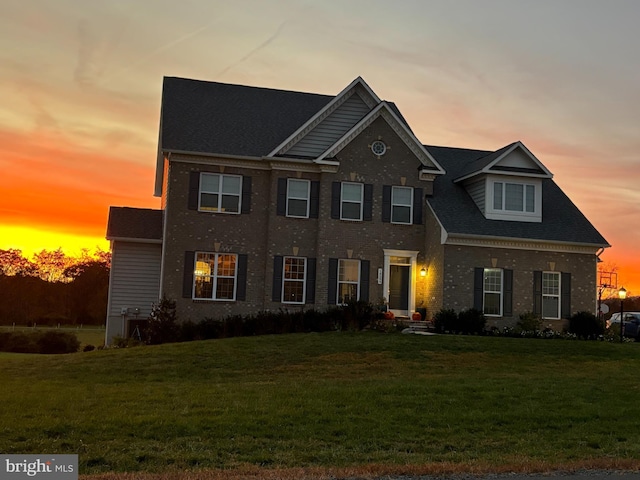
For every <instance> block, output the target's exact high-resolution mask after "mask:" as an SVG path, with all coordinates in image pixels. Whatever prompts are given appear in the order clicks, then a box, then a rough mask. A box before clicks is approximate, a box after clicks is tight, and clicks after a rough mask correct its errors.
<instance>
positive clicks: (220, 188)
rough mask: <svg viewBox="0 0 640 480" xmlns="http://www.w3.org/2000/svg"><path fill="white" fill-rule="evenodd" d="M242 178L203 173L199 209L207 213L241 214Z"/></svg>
mask: <svg viewBox="0 0 640 480" xmlns="http://www.w3.org/2000/svg"><path fill="white" fill-rule="evenodd" d="M241 199H242V176H240V175H222V174H216V173H202V174H201V176H200V203H199V205H198V209H199V210H201V211H207V212H220V213H240V203H241Z"/></svg>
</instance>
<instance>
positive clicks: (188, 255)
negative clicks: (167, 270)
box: [182, 252, 196, 298]
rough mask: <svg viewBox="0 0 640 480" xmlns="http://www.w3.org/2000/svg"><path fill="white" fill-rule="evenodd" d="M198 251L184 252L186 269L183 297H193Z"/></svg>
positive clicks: (183, 280) (183, 281)
mask: <svg viewBox="0 0 640 480" xmlns="http://www.w3.org/2000/svg"><path fill="white" fill-rule="evenodd" d="M195 261H196V252H184V271H183V275H184V276H183V279H182V298H193V270H194V267H195Z"/></svg>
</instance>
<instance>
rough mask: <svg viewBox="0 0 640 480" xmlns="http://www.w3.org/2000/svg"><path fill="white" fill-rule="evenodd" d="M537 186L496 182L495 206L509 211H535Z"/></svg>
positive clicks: (494, 189) (495, 208) (494, 185)
mask: <svg viewBox="0 0 640 480" xmlns="http://www.w3.org/2000/svg"><path fill="white" fill-rule="evenodd" d="M535 205H536V188H535V186H534V185H529V184H522V183H506V182H504V183H503V182H494V184H493V208H494V210H507V211H509V212H527V213H533V212H535Z"/></svg>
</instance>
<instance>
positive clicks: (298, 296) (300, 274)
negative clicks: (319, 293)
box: [282, 257, 307, 303]
mask: <svg viewBox="0 0 640 480" xmlns="http://www.w3.org/2000/svg"><path fill="white" fill-rule="evenodd" d="M306 266H307V259H306V258H303V257H284V262H283V272H282V303H304V300H305V299H304V297H305V290H306V288H305V283H306Z"/></svg>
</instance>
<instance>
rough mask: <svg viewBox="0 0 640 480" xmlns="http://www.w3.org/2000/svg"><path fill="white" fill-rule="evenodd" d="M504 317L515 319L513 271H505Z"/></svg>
mask: <svg viewBox="0 0 640 480" xmlns="http://www.w3.org/2000/svg"><path fill="white" fill-rule="evenodd" d="M503 272H504V273H503V280H504V286H503V290H502V292H503V295H504V296H503V298H502V316H503V317H513V270H508V269H504V270H503Z"/></svg>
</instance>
